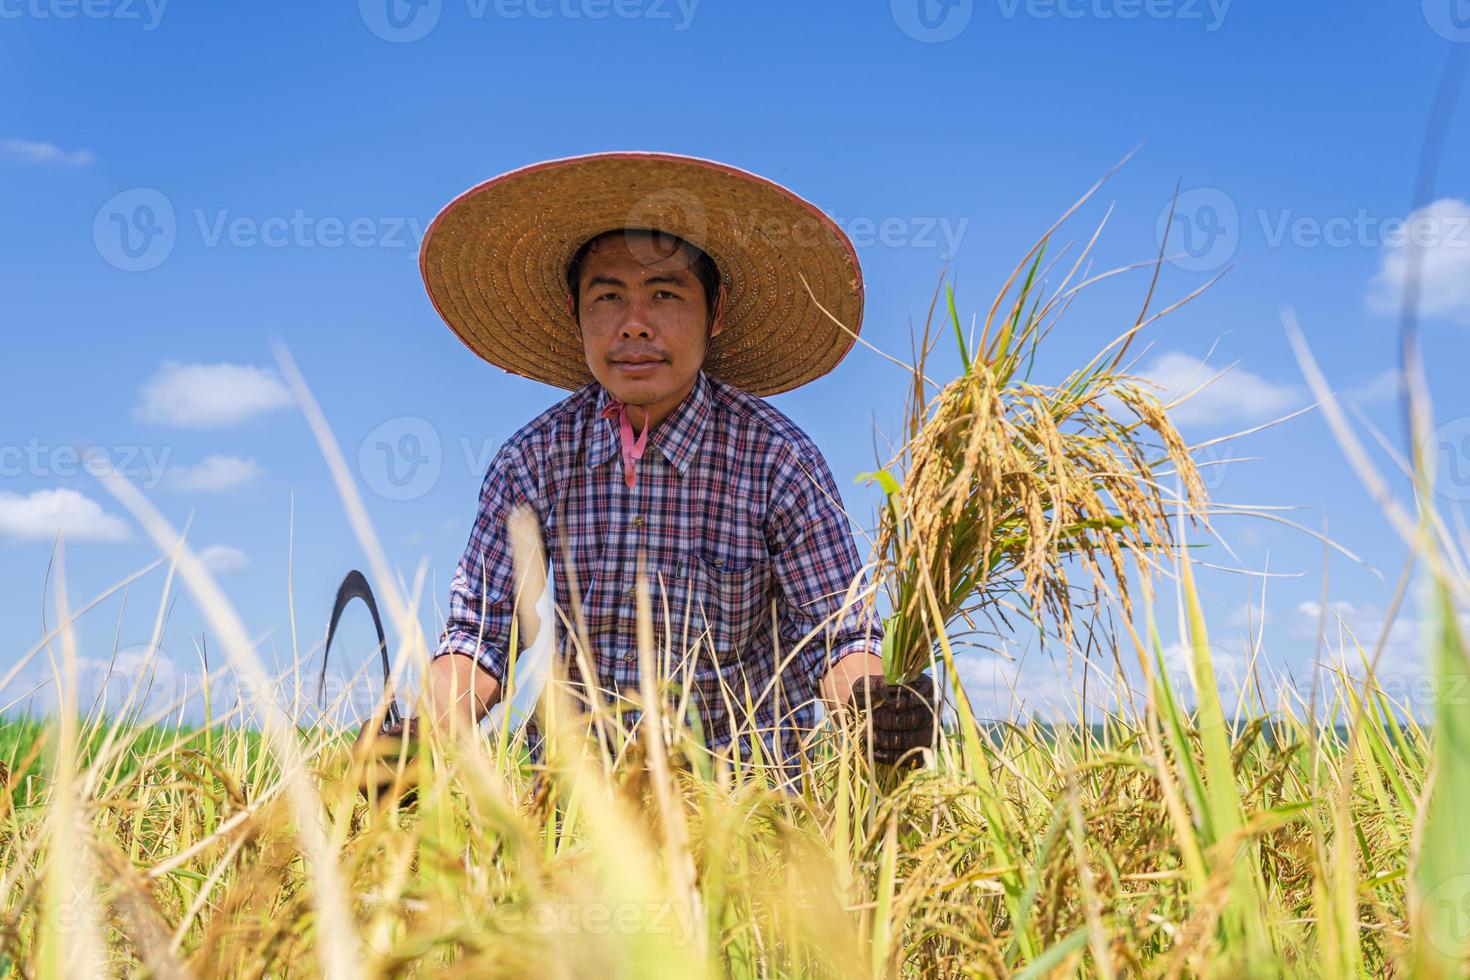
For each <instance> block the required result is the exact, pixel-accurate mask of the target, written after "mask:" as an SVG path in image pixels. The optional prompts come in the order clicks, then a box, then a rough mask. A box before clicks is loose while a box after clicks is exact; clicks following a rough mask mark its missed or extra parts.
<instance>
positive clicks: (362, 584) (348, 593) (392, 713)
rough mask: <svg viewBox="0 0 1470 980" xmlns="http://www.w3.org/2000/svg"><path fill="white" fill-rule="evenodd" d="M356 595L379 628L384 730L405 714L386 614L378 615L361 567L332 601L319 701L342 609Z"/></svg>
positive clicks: (376, 603) (375, 601)
mask: <svg viewBox="0 0 1470 980" xmlns="http://www.w3.org/2000/svg"><path fill="white" fill-rule="evenodd" d="M353 599H361V600H362V601H363V602H365V603H367V607H368V612H370V613H372V614H373V628H374V629H376V630H377V631H378V656H380V657H381V658H382V660H383V699H384V700H385V701H387V702H388V710H387V712H386V714H385V715H384V717H383V725H382V730H383V731H385V732H386V731H387V730H388V729H389V728H392V727H395V726H397V725H400V724H402V722H403V716H402V715H400V714H399V713H398V700H397V699H396V698H394V697H393V672H392V665H391V664H389V662H388V639H387V637H386V636H385V635H384V633H383V618H382V617H381V616H379V615H378V600H377V599H375V598H373V590H372V586H370V585H368V580H367V578H366V576H364V575H363V574H362V572H359V571H358V570H357V569H355V568H354V569H353V570H352V571H350V572H348V573H347V577H346V578H344V579H343V580H342V584H341V585H339V586H338V587H337V601H336V602H335V603H333V604H332V620H331V622H330V623H328V624H327V644H326V646H325V647H324V648H323V649H322V674H321V677H320V678H319V679H318V680H317V684H316V699H317V705H318V706H320V705H321V700H322V691H323V689H324V688H325V687H326V683H327V655H328V654H330V653H331V652H332V637H333V636H335V635H336V633H337V623H338V622H339V621H340V620H341V619H342V610H343V609H345V608H347V604H348V603H349V602H351V601H352V600H353Z"/></svg>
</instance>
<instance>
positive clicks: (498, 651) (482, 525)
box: [425, 445, 535, 728]
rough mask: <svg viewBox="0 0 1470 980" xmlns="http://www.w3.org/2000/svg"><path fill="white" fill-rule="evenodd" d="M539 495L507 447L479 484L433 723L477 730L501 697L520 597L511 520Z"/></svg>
mask: <svg viewBox="0 0 1470 980" xmlns="http://www.w3.org/2000/svg"><path fill="white" fill-rule="evenodd" d="M534 493H535V488H534V485H533V483H532V481H531V478H530V476H529V471H528V469H527V467H526V466H525V465H524V460H523V457H522V454H521V452H520V451H518V450H517V449H516V448H513V446H512V445H508V446H506V447H504V448H502V450H501V451H500V452H499V453H497V454H496V456H495V459H494V460H493V461H492V462H491V463H490V466H489V468H488V469H487V470H486V473H485V480H484V483H483V484H482V485H481V487H480V502H479V508H478V510H477V512H476V515H475V523H474V526H473V527H472V528H471V530H470V538H469V543H468V544H467V545H466V547H465V551H464V555H463V557H461V558H460V561H459V564H458V565H457V566H456V567H455V570H454V580H453V582H452V583H451V584H450V588H449V615H448V617H447V618H446V620H445V624H444V633H443V636H442V637H441V638H440V640H439V646H438V648H437V649H436V650H435V651H434V659H433V660H432V661H431V662H430V664H429V673H428V677H427V678H426V682H427V683H426V685H425V702H426V703H425V711H426V713H427V716H428V718H429V719H430V720H431V721H433V722H435V723H441V724H442V723H446V722H447V723H449V724H450V726H451V727H453V728H459V727H460V726H464V727H466V728H471V727H473V725H474V724H475V723H476V722H478V721H479V720H480V719H481V718H483V717H485V715H486V714H487V713H488V712H489V711H490V709H491V708H492V707H494V705H495V704H496V702H498V701H499V700H500V695H501V684H502V683H503V680H504V677H505V670H506V665H507V664H508V662H509V659H510V651H509V650H508V646H509V642H510V624H511V617H512V615H513V613H514V610H515V600H516V595H515V566H514V561H513V553H512V552H513V549H512V544H511V539H510V532H509V529H508V527H507V521H508V519H509V517H510V512H511V510H512V509H513V508H514V507H516V506H517V505H519V504H533V499H532V498H533V496H534ZM533 507H534V505H533Z"/></svg>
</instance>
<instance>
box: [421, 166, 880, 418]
mask: <svg viewBox="0 0 1470 980" xmlns="http://www.w3.org/2000/svg"><path fill="white" fill-rule="evenodd" d="M623 228H645V229H651V230H656V231H663V232H667V233H670V234H673V235H677V236H679V237H680V238H683V239H685V240H686V241H688V242H690V243H691V244H693V245H696V246H698V247H699V248H701V249H703V250H704V251H705V252H706V253H707V254H708V255H709V256H710V257H711V258H712V259H714V261H715V264H716V266H717V267H718V268H719V271H720V275H721V278H722V279H723V281H724V283H725V286H726V288H727V290H728V299H727V303H726V308H725V329H724V331H723V332H721V333H720V334H719V335H718V336H717V337H715V338H714V340H713V341H712V342H711V343H710V349H709V352H708V354H707V355H706V358H705V362H704V370H705V371H706V372H707V373H708V374H710V375H711V376H713V377H716V378H719V379H720V380H721V381H724V382H727V383H729V384H732V385H734V386H735V387H737V388H741V389H743V390H745V391H748V392H751V393H752V394H756V395H773V394H776V393H777V392H782V391H788V390H790V389H792V388H796V387H798V386H800V385H803V384H806V383H807V382H809V381H811V380H813V379H814V378H818V377H821V376H822V375H823V374H826V373H827V372H828V371H830V370H832V368H834V367H836V366H837V363H838V362H839V361H841V360H842V358H843V357H844V356H845V355H846V354H847V352H848V351H849V350H850V349H851V348H852V345H853V343H854V341H855V340H856V337H857V333H858V331H859V329H860V328H861V325H862V314H863V279H862V271H861V269H860V267H859V265H858V258H857V252H856V251H855V250H854V249H853V247H852V243H851V242H850V241H849V240H848V238H847V236H846V235H845V234H843V232H842V230H841V229H840V228H839V227H838V226H837V225H836V223H835V222H833V221H832V219H831V218H829V217H828V216H827V215H825V214H823V213H822V212H821V211H820V210H819V209H818V208H816V207H815V206H814V205H812V204H810V203H808V202H807V201H804V200H802V199H801V198H800V197H798V196H797V195H795V194H793V193H792V192H791V191H789V190H787V189H785V188H784V187H781V186H779V185H777V184H774V183H772V182H771V181H769V180H766V179H764V178H762V177H759V176H756V175H755V174H752V173H748V172H746V171H744V170H739V169H737V168H735V167H730V166H727V165H725V164H722V163H715V162H713V161H710V160H700V159H697V158H694V157H685V156H675V155H672V154H665V153H599V154H594V155H591V156H581V157H570V158H567V159H563V160H552V161H548V162H546V163H538V164H535V165H533V166H529V167H524V168H522V169H520V170H514V171H511V172H510V173H507V174H503V175H501V176H499V177H496V178H494V179H493V180H490V181H487V182H485V183H483V184H480V185H479V186H477V187H474V188H471V189H470V190H469V191H466V192H465V193H464V194H462V195H460V196H459V197H458V198H456V199H455V200H454V201H453V202H452V203H450V204H449V206H448V207H446V208H445V209H444V210H443V211H442V212H440V214H439V216H438V217H437V218H435V219H434V221H433V223H432V224H431V225H430V226H429V230H428V232H427V233H426V234H425V236H424V242H423V248H422V250H421V251H420V254H419V268H420V270H421V272H422V273H423V277H424V285H425V287H426V288H427V289H428V292H429V298H430V299H431V300H432V301H433V303H434V308H435V309H437V310H438V311H439V315H440V316H442V317H443V318H444V321H445V322H446V323H448V324H449V327H450V329H452V330H453V331H454V332H455V334H456V335H458V336H459V338H460V340H462V341H464V343H465V344H466V345H467V346H468V347H469V348H470V350H472V351H474V352H475V353H476V354H478V355H480V356H481V357H483V358H484V359H485V360H487V361H489V362H490V363H492V364H495V365H498V366H499V367H502V368H504V369H505V370H507V371H510V372H511V373H513V374H519V375H521V376H523V377H527V378H532V379H534V380H536V381H543V382H546V383H547V384H551V385H556V386H557V387H559V388H567V389H576V388H580V387H581V386H582V385H584V384H586V383H587V382H588V381H591V380H592V375H591V373H590V372H589V371H588V370H587V363H586V360H585V359H584V357H583V353H582V344H581V341H580V340H579V339H578V337H577V334H576V330H575V325H574V324H573V322H572V320H571V318H570V316H569V315H568V312H567V296H568V294H567V285H566V268H567V265H568V263H570V262H571V260H572V257H573V256H574V255H575V253H576V252H577V250H578V249H579V248H580V247H581V246H582V245H583V243H585V242H586V241H587V240H588V239H591V238H593V237H595V236H597V235H599V234H601V233H602V232H605V231H612V230H617V229H623ZM803 279H805V282H803Z"/></svg>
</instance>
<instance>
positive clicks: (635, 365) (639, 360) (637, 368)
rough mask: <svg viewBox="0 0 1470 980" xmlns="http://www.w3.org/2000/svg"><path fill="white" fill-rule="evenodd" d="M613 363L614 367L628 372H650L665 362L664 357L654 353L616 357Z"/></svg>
mask: <svg viewBox="0 0 1470 980" xmlns="http://www.w3.org/2000/svg"><path fill="white" fill-rule="evenodd" d="M612 363H613V367H615V368H617V369H618V370H620V371H623V372H625V373H628V374H648V373H650V372H652V371H653V370H654V368H656V367H658V365H660V364H662V363H664V359H663V358H662V357H656V356H654V355H652V354H633V355H630V356H628V357H615V358H613V361H612Z"/></svg>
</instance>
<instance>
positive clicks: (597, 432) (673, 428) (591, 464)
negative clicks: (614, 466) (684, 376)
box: [587, 371, 713, 476]
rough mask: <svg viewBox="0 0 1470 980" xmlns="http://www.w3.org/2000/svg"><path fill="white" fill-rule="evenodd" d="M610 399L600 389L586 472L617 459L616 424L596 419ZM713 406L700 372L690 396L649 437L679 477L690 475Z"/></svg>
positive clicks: (708, 388)
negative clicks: (688, 473)
mask: <svg viewBox="0 0 1470 980" xmlns="http://www.w3.org/2000/svg"><path fill="white" fill-rule="evenodd" d="M609 397H610V396H609V395H608V392H607V389H606V388H603V387H602V386H601V385H599V386H598V392H597V401H596V406H595V407H594V409H593V412H592V436H591V438H590V439H589V440H588V444H587V468H588V469H596V468H597V467H599V466H601V465H602V464H603V463H606V462H607V461H608V460H610V459H614V458H616V457H617V456H618V431H617V424H616V423H615V422H610V421H607V420H606V419H602V418H599V417H598V416H599V414H600V413H601V412H602V409H603V408H604V407H605V406H606V405H607V402H608V399H609ZM712 402H713V392H712V391H711V389H710V383H709V378H708V377H707V376H706V375H705V373H704V372H703V371H700V372H699V375H698V376H697V377H696V378H695V379H694V387H693V388H691V389H690V390H689V394H687V395H685V396H684V400H683V401H682V402H680V403H679V405H678V407H677V408H675V409H674V411H673V412H672V413H671V414H670V415H669V417H668V418H666V419H664V420H663V421H662V422H660V423H659V424H658V425H656V426H654V427H653V431H652V432H651V433H649V435H648V441H649V442H650V443H651V444H653V445H654V446H656V447H658V451H659V452H661V453H663V456H664V459H666V460H668V461H669V464H670V465H671V466H673V467H674V469H676V470H678V471H679V475H680V476H683V475H684V474H685V473H687V472H688V471H689V464H690V463H691V462H693V461H694V454H695V453H696V452H697V451H698V450H699V443H700V441H701V440H702V439H703V437H704V429H705V424H706V423H707V422H708V420H709V413H710V405H711V403H712Z"/></svg>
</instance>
